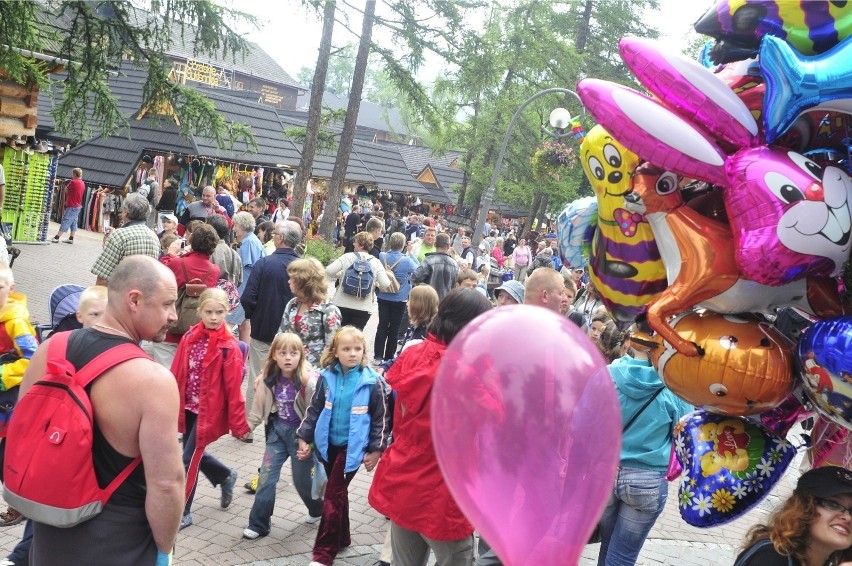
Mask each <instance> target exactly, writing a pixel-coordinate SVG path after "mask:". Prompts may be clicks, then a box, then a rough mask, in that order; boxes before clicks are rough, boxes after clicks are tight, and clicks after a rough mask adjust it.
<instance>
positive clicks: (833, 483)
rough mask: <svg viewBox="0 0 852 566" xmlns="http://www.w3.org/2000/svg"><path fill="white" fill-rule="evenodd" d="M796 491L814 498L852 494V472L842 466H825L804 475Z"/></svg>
mask: <svg viewBox="0 0 852 566" xmlns="http://www.w3.org/2000/svg"><path fill="white" fill-rule="evenodd" d="M796 489H798V490H801V491H805V492H807V493H810V494H811V495H813V496H814V497H834V496H835V495H842V494H844V493H849V494H852V472H850V471H849V470H847V469H845V468H841V467H840V466H824V467H822V468H815V469H813V470H809V471H807V472H805V473H804V474H802V477H800V478H799V483H798V484H797V485H796Z"/></svg>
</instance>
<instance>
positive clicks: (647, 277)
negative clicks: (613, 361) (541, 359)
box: [580, 126, 667, 323]
mask: <svg viewBox="0 0 852 566" xmlns="http://www.w3.org/2000/svg"><path fill="white" fill-rule="evenodd" d="M580 160H581V162H582V164H583V171H584V172H585V173H586V177H588V179H589V182H590V183H591V184H592V188H593V189H594V191H595V196H596V197H597V200H598V223H597V230H596V231H595V235H594V238H593V240H592V249H591V254H590V257H589V279H590V280H591V282H592V284H593V285H594V286H595V289H597V291H598V293H599V294H600V296H601V299H602V300H603V302H604V305H606V308H607V310H608V311H609V312H610V313H612V315H613V316H614V317H615V318H616V320H617V321H620V322H622V323H627V322H632V321H633V320H636V318H637V317H639V315H641V314H642V313H644V312H645V310H646V309H647V307H648V304H649V303H650V302H651V301H653V300H654V299H655V298H656V297H658V296H659V294H660V293H662V292H663V290H665V288H666V284H667V283H666V269H665V266H664V265H663V262H662V259H660V252H659V250H658V249H657V243H656V241H655V240H654V233H653V232H652V231H651V226H650V225H649V224H648V222H647V220H645V217H644V216H642V215H641V214H639V213H636V212H631V211H629V210H628V209H627V207H626V206H625V201H624V196H625V195H627V194H629V193H630V192H631V190H632V182H633V177H632V175H633V172H634V170H635V169H636V167H637V166H638V165H639V156H638V155H636V154H635V153H633V152H632V151H630V150H629V149H627V148H626V147H624V146H623V145H621V144H620V143H618V141H616V140H615V139H614V138H613V137H612V136H611V135H610V134H609V132H607V131H606V130H605V129H603V128H602V127H601V126H595V127H594V128H592V129H591V130H590V131H589V134H588V135H587V136H586V139H585V140H583V143H582V145H580Z"/></svg>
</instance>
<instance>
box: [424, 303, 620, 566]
mask: <svg viewBox="0 0 852 566" xmlns="http://www.w3.org/2000/svg"><path fill="white" fill-rule="evenodd" d="M432 434H433V438H434V442H435V452H436V454H437V457H438V463H439V464H440V466H441V471H442V473H443V475H444V479H445V480H446V482H447V485H448V486H449V488H450V492H451V493H452V495H453V497H454V498H455V500H456V502H457V503H458V504H459V507H460V508H461V509H462V511H464V513H465V515H466V516H467V517H468V519H470V521H471V523H473V525H474V526H475V527H476V529H477V530H478V531H479V532H480V533H482V536H483V537H484V538H485V540H487V541H488V542H489V544H491V546H492V548H493V549H494V551H495V552H496V553H497V555H498V556H499V557H500V558H501V560H502V561H503V563H504V564H506V565H507V566H518V565H521V564H530V565H533V564H535V565H541V564H576V563H577V561H578V559H579V557H580V553H581V552H582V551H583V547H584V546H585V545H586V542H587V541H588V538H589V535H590V534H591V533H592V530H593V529H594V527H595V525H596V524H597V520H598V518H599V517H600V514H601V513H602V511H603V508H604V506H605V505H606V502H607V499H608V498H609V494H610V492H611V490H612V486H613V481H614V479H615V472H616V467H617V466H618V460H619V454H620V449H621V448H620V445H621V412H620V408H619V404H618V399H617V397H616V394H615V387H614V386H613V383H612V378H611V377H610V374H609V371H608V370H607V367H606V362H605V361H604V359H603V358H602V357H601V355H600V354H599V353H598V350H597V348H596V347H595V346H594V345H593V344H592V342H591V341H590V340H589V338H587V337H586V335H585V334H584V333H583V332H582V331H581V330H580V329H579V328H578V327H577V326H575V325H574V324H573V323H571V322H570V321H568V320H567V319H566V318H564V317H561V316H558V315H556V314H555V313H553V312H550V311H547V310H545V309H542V308H539V307H531V306H525V305H516V306H511V307H500V308H498V309H494V310H492V311H490V312H488V313H486V314H484V315H482V316H480V317H478V318H477V319H476V320H474V321H473V322H472V323H470V324H469V325H468V326H467V327H465V329H464V330H463V331H462V332H460V333H459V334H458V336H456V338H455V339H454V340H453V342H452V343H451V344H450V347H449V348H448V349H447V352H446V354H445V356H444V360H443V361H442V363H441V367H440V369H439V371H438V375H437V378H436V380H435V387H434V391H433V393H432Z"/></svg>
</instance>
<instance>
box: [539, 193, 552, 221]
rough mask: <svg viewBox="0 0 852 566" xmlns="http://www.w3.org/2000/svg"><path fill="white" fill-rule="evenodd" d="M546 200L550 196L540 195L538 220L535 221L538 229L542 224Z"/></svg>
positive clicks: (545, 211)
mask: <svg viewBox="0 0 852 566" xmlns="http://www.w3.org/2000/svg"><path fill="white" fill-rule="evenodd" d="M548 200H550V198H549V197H548V196H547V195H542V197H541V205H540V207H541V210H539V213H538V222H537V223H536V226H537V227H538V228H539V229H541V226H542V224H544V215H545V214H547V201H548Z"/></svg>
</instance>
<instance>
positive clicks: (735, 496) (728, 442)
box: [675, 411, 796, 527]
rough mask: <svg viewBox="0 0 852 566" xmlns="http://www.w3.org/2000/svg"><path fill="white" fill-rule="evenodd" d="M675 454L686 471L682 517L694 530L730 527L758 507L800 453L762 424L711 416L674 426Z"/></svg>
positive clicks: (699, 416)
mask: <svg viewBox="0 0 852 566" xmlns="http://www.w3.org/2000/svg"><path fill="white" fill-rule="evenodd" d="M675 451H676V453H677V458H678V460H679V461H680V464H681V466H683V476H682V479H681V482H680V489H679V490H678V507H679V508H680V516H681V517H683V520H684V521H686V522H687V523H689V524H690V525H693V526H695V527H712V526H713V525H721V524H722V523H727V522H728V521H731V520H733V519H736V518H737V517H739V516H740V515H742V514H743V513H745V512H747V511H748V510H749V509H751V508H752V507H754V506H755V505H757V504H758V503H759V502H760V500H761V499H763V498H764V497H765V496H766V494H767V493H769V491H770V490H771V489H772V487H773V486H774V485H775V484H776V483H777V482H778V480H779V479H780V478H781V476H782V475H783V474H784V470H786V469H787V466H788V465H789V464H790V462H791V461H792V459H793V456H795V454H796V449H795V448H794V447H793V445H792V444H790V443H789V442H787V441H786V440H785V439H783V438H781V437H779V436H776V435H774V434H772V433H771V432H769V430H767V429H766V428H765V427H763V426H761V425H759V424H756V423H754V422H751V421H750V420H748V419H744V418H741V417H726V416H724V415H717V414H714V413H709V412H707V411H696V412H694V413H690V414H688V415H686V416H685V417H683V418H682V419H681V420H680V422H678V424H677V425H675Z"/></svg>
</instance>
